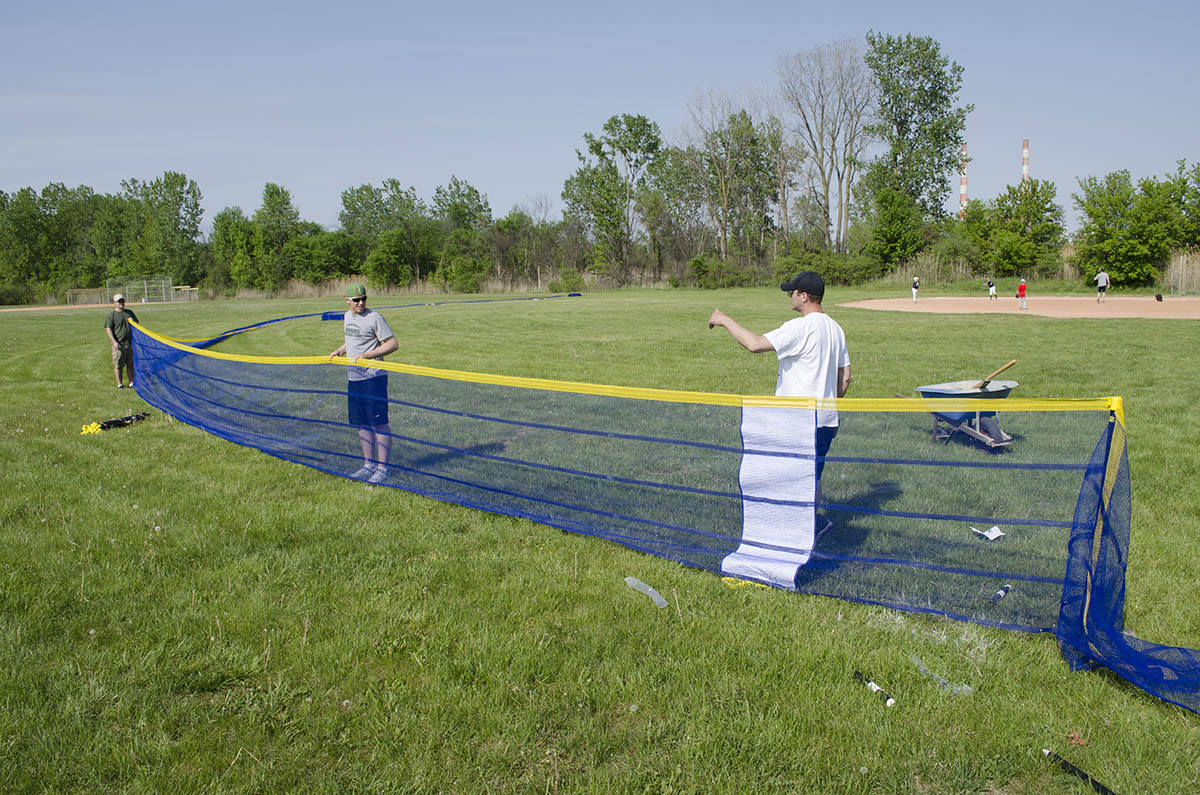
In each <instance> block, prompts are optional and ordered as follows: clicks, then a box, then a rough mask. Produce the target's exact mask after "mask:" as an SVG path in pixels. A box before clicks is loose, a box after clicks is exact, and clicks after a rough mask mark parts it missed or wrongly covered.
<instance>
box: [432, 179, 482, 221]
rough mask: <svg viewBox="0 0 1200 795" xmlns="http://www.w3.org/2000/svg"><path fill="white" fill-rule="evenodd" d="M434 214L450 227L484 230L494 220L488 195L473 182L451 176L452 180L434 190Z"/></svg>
mask: <svg viewBox="0 0 1200 795" xmlns="http://www.w3.org/2000/svg"><path fill="white" fill-rule="evenodd" d="M433 214H434V217H436V218H437V219H438V220H440V221H441V222H442V223H443V224H445V225H446V227H447V228H448V229H451V230H454V229H473V230H475V231H476V232H482V231H483V230H484V229H487V227H488V224H490V223H491V222H492V208H491V206H490V205H489V204H488V199H487V196H485V195H484V194H482V193H480V192H479V190H478V189H476V188H475V186H473V185H471V183H469V182H467V181H465V180H460V179H459V178H458V177H455V176H451V177H450V182H449V183H447V184H446V185H445V186H439V187H437V188H434V190H433Z"/></svg>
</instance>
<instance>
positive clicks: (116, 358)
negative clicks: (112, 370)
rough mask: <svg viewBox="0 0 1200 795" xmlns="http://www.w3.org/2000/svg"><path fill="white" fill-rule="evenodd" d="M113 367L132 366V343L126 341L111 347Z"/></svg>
mask: <svg viewBox="0 0 1200 795" xmlns="http://www.w3.org/2000/svg"><path fill="white" fill-rule="evenodd" d="M112 355H113V367H129V368H132V367H133V343H132V342H127V343H125V344H124V345H118V346H117V347H116V348H113V352H112Z"/></svg>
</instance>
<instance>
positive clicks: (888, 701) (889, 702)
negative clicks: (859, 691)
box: [854, 671, 896, 707]
mask: <svg viewBox="0 0 1200 795" xmlns="http://www.w3.org/2000/svg"><path fill="white" fill-rule="evenodd" d="M854 678H855V679H857V680H858V681H860V682H862V683H863V684H865V685H866V686H867V688H868V689H869V690H870V691H871V692H873V693H878V694H879V697H880V698H882V699H883V703H884V705H885V706H888V707H891V706H894V705H895V703H896V699H894V698H892V697H891V696H889V695H888V694H887V693H886V692H885V691H884V689H883V688H882V687H880V686H879V685H877V684H875V683H874V682H872V681H871V680H870V679H868V678H867V677H865V676H863V675H862V672H860V671H855V672H854Z"/></svg>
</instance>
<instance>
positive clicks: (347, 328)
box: [343, 309, 395, 381]
mask: <svg viewBox="0 0 1200 795" xmlns="http://www.w3.org/2000/svg"><path fill="white" fill-rule="evenodd" d="M343 332H344V334H345V335H346V358H347V359H353V358H354V357H355V356H362V355H363V354H364V353H366V352H367V351H373V350H375V349H376V348H378V347H379V346H380V345H382V344H383V343H384V340H386V339H388V338H389V337H393V336H395V335H394V334H392V328H391V326H389V325H388V324H387V321H386V320H384V319H383V315H381V314H379V313H378V312H373V311H372V310H370V309H367V310H366V311H364V312H363V313H362V314H361V315H356V314H354V310H350V309H348V310H346V316H345V319H344V320H343ZM374 361H383V357H380V358H379V359H375V360H374ZM379 373H380V370H379V368H378V367H348V368H346V377H347V378H348V379H350V380H351V381H365V380H367V379H368V378H374V377H375V376H377V375H379Z"/></svg>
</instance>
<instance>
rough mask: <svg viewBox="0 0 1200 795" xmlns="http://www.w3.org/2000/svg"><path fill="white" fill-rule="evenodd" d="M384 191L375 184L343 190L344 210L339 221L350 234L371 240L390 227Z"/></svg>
mask: <svg viewBox="0 0 1200 795" xmlns="http://www.w3.org/2000/svg"><path fill="white" fill-rule="evenodd" d="M386 215H387V212H386V210H385V209H384V205H383V191H382V190H381V189H379V188H377V187H375V186H374V185H359V186H358V187H356V188H346V190H344V191H342V210H341V212H339V213H338V221H339V222H340V223H341V225H342V229H343V230H345V231H346V232H347V233H348V234H351V235H355V236H356V237H362V238H364V239H366V240H369V241H372V242H373V241H374V240H375V238H377V237H379V235H381V234H383V232H384V231H385V230H387V229H388V225H387V221H386V220H385V217H386Z"/></svg>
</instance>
